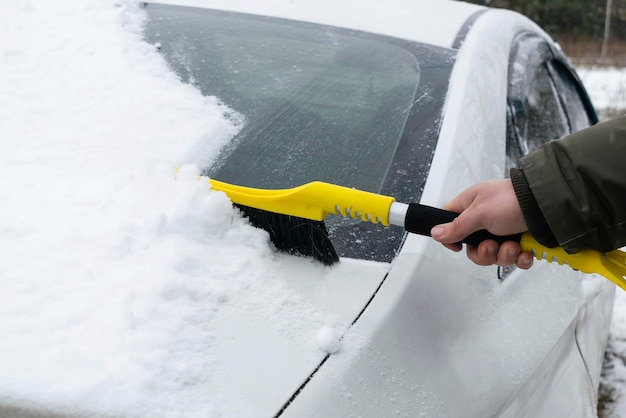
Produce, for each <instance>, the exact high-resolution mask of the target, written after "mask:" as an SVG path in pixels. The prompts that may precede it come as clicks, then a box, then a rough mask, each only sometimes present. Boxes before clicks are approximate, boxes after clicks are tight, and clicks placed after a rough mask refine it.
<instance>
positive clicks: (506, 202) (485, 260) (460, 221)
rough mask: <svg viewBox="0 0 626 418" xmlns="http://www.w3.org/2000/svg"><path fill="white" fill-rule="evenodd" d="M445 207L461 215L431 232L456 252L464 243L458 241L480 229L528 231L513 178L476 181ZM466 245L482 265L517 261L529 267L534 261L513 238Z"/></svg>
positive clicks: (495, 231)
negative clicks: (501, 241)
mask: <svg viewBox="0 0 626 418" xmlns="http://www.w3.org/2000/svg"><path fill="white" fill-rule="evenodd" d="M444 209H446V210H449V211H453V212H456V213H458V214H459V216H458V217H457V218H456V219H454V221H452V222H450V223H447V224H442V225H437V226H435V227H434V228H433V229H432V230H431V235H432V237H433V238H434V239H435V240H437V241H439V242H441V243H442V244H444V245H445V246H446V247H447V248H449V249H451V250H453V251H460V250H461V248H462V245H461V244H458V243H459V242H460V241H461V240H462V239H463V238H465V237H467V236H468V235H470V234H471V233H473V232H475V231H478V230H481V229H486V230H487V231H489V232H491V233H492V234H495V235H510V234H517V233H521V232H525V231H527V230H528V227H527V226H526V221H525V220H524V216H523V214H522V209H521V208H520V205H519V203H518V201H517V197H516V196H515V190H514V189H513V184H512V183H511V180H510V179H502V180H491V181H485V182H481V183H477V184H475V185H473V186H471V187H469V188H468V189H466V190H465V191H463V192H461V194H459V195H458V196H457V197H455V198H454V199H453V200H452V201H450V202H449V203H448V204H447V205H445V206H444ZM466 247H467V257H468V258H469V259H470V260H472V261H473V262H474V263H476V264H478V265H480V266H489V265H492V264H497V265H499V266H510V265H513V264H515V265H517V266H518V267H519V268H521V269H528V268H530V266H531V265H532V263H533V256H532V254H530V253H527V252H522V251H521V247H520V245H519V243H518V242H514V241H507V242H505V243H503V244H501V245H499V244H498V243H497V242H496V241H493V240H486V241H483V242H481V243H480V245H478V247H474V246H471V245H467V246H466Z"/></svg>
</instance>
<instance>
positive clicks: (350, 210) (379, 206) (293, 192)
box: [209, 179, 395, 225]
mask: <svg viewBox="0 0 626 418" xmlns="http://www.w3.org/2000/svg"><path fill="white" fill-rule="evenodd" d="M209 183H211V187H212V188H213V189H214V190H218V191H222V192H224V193H226V195H227V196H228V197H229V198H230V200H232V201H233V202H234V203H237V204H240V205H244V206H250V207H253V208H256V209H262V210H266V211H269V212H274V213H280V214H283V215H291V216H298V217H301V218H307V219H312V220H316V221H321V220H323V219H324V218H325V217H326V215H328V214H341V215H343V216H351V217H353V218H360V219H361V220H363V221H369V222H373V223H379V222H380V223H382V224H383V225H389V208H390V207H391V204H392V203H393V202H394V201H395V199H394V198H393V197H390V196H383V195H379V194H376V193H370V192H365V191H363V190H358V189H352V188H349V187H344V186H338V185H336V184H329V183H323V182H320V181H314V182H311V183H307V184H303V185H302V186H298V187H294V188H291V189H279V190H268V189H255V188H252V187H244V186H236V185H233V184H228V183H223V182H221V181H218V180H214V179H209Z"/></svg>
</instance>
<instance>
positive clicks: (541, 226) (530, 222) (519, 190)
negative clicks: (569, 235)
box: [510, 168, 559, 248]
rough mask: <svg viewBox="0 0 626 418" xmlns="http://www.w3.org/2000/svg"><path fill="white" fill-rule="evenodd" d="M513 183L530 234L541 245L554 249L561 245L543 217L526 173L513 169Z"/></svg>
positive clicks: (511, 171)
mask: <svg viewBox="0 0 626 418" xmlns="http://www.w3.org/2000/svg"><path fill="white" fill-rule="evenodd" d="M510 174H511V183H513V189H514V190H515V196H517V201H518V202H519V205H520V207H521V208H522V214H523V215H524V220H525V221H526V226H527V227H528V232H530V234H531V235H532V236H533V238H535V239H536V240H537V241H538V242H539V243H540V244H542V245H545V246H546V247H548V248H554V247H557V246H558V245H559V242H558V241H557V239H556V237H555V236H554V234H553V233H552V229H550V226H549V225H548V221H547V220H546V218H545V217H544V216H543V212H541V208H539V204H538V203H537V199H535V196H534V195H533V192H532V190H531V189H530V185H529V184H528V180H527V179H526V176H525V175H524V171H522V170H520V169H517V168H511V170H510Z"/></svg>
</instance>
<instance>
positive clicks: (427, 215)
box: [209, 179, 626, 290]
mask: <svg viewBox="0 0 626 418" xmlns="http://www.w3.org/2000/svg"><path fill="white" fill-rule="evenodd" d="M209 183H210V184H211V187H212V188H213V190H217V191H222V192H224V193H225V194H226V195H227V196H228V197H229V198H230V199H231V201H232V202H233V203H235V204H237V205H238V206H239V207H241V208H244V212H245V214H246V215H247V216H248V217H249V218H251V219H252V220H253V223H254V224H256V225H257V226H259V227H262V228H263V229H265V230H268V231H269V232H270V234H271V233H272V230H273V231H274V232H275V233H277V235H278V236H279V237H281V238H282V239H279V240H278V244H281V242H282V243H284V242H286V241H302V242H301V243H300V244H302V245H303V247H301V248H300V247H298V245H296V246H291V247H288V248H281V247H280V246H279V249H283V250H284V249H287V250H288V251H290V252H293V253H299V254H303V255H307V256H314V257H315V258H317V259H318V260H320V261H322V262H324V263H325V264H332V263H334V262H336V261H338V260H339V257H338V256H337V254H336V253H335V250H334V248H332V243H330V244H329V245H330V248H328V247H322V248H306V247H307V245H309V246H310V244H311V242H316V241H320V242H323V241H324V240H316V239H314V238H310V239H307V238H306V237H307V235H306V234H322V237H325V238H326V241H329V240H328V235H327V232H326V228H325V226H324V224H323V220H324V218H326V216H328V215H330V214H339V215H342V216H344V217H352V218H355V219H356V218H360V219H361V220H362V221H365V222H372V223H375V224H377V223H381V224H383V225H385V226H389V225H397V226H401V227H404V229H405V230H406V231H408V232H411V233H414V234H419V235H425V236H430V230H431V229H432V228H433V227H434V226H435V225H439V224H442V223H448V222H451V221H452V220H454V218H456V217H457V216H458V214H457V213H454V212H449V211H446V210H443V209H438V208H434V207H431V206H426V205H422V204H419V203H408V204H407V203H399V202H396V201H395V198H393V197H391V196H385V195H381V194H376V193H371V192H366V191H363V190H358V189H353V188H349V187H344V186H338V185H335V184H330V183H324V182H320V181H314V182H311V183H307V184H304V185H301V186H298V187H294V188H291V189H278V190H272V189H256V188H252V187H244V186H237V185H232V184H228V183H224V182H221V181H218V180H214V179H209ZM251 211H255V212H252V213H251ZM276 214H279V215H285V216H288V217H289V221H288V223H287V224H285V223H284V222H282V221H281V219H280V217H276V216H275V215H276ZM298 220H301V221H298ZM307 220H310V221H314V222H313V223H310V222H307ZM294 221H296V224H297V225H299V226H303V227H305V228H306V230H304V231H299V232H297V231H295V229H297V228H294V226H295V225H296V224H294ZM287 225H289V226H287ZM285 227H287V229H289V231H282V232H281V231H279V230H278V229H280V228H283V229H284V228H285ZM277 228H278V229H277ZM286 234H292V235H293V234H296V235H300V236H301V237H300V238H295V239H291V240H290V239H285V236H286ZM302 235H303V236H302ZM487 239H492V240H494V241H496V242H498V243H499V244H502V243H504V242H506V241H516V242H519V243H520V246H521V249H522V251H524V252H529V253H531V254H533V256H534V257H535V258H536V259H538V260H546V261H547V262H549V263H552V262H555V263H557V264H559V265H563V264H567V265H568V266H569V267H571V268H572V269H574V270H580V271H582V272H583V273H597V274H600V275H602V276H604V277H606V278H607V279H609V280H610V281H612V282H613V283H615V284H616V285H617V286H619V287H621V288H622V289H624V290H626V252H623V251H620V250H614V251H611V252H607V253H601V252H599V251H595V250H591V249H584V250H582V251H580V252H578V253H576V254H569V253H567V252H566V251H565V250H564V249H563V248H561V247H556V248H548V247H546V246H543V245H541V244H540V243H539V242H537V241H536V240H535V239H534V238H533V237H532V236H531V235H530V234H529V233H528V232H526V233H523V234H514V235H507V236H499V235H493V234H492V233H490V232H488V231H487V230H481V231H477V232H474V233H473V234H471V235H469V236H467V237H466V238H465V239H463V240H462V241H461V242H462V243H464V244H469V245H473V246H478V244H480V243H481V242H482V241H484V240H487ZM273 241H274V240H273ZM274 243H275V244H276V242H274ZM314 247H315V246H314Z"/></svg>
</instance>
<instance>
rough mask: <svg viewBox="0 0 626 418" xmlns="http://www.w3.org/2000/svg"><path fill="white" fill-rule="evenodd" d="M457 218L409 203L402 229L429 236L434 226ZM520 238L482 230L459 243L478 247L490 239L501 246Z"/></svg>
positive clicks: (454, 215) (451, 214)
mask: <svg viewBox="0 0 626 418" xmlns="http://www.w3.org/2000/svg"><path fill="white" fill-rule="evenodd" d="M457 216H458V214H457V213H454V212H450V211H447V210H443V209H439V208H433V207H431V206H426V205H420V204H418V203H409V208H408V210H407V211H406V217H405V218H404V228H405V229H406V230H407V231H409V232H412V233H414V234H420V235H426V236H430V230H431V229H432V228H433V227H434V226H435V225H439V224H445V223H448V222H452V221H453V220H454V218H456V217H457ZM521 237H522V234H514V235H505V236H500V235H494V234H492V233H491V232H489V231H487V230H486V229H482V230H480V231H476V232H474V233H473V234H471V235H469V236H467V237H465V238H464V239H463V240H462V241H461V242H462V243H464V244H469V245H473V246H478V244H480V243H481V242H483V241H485V240H488V239H492V240H494V241H497V242H498V243H499V244H502V243H503V242H506V241H516V242H519V241H520V239H521Z"/></svg>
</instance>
